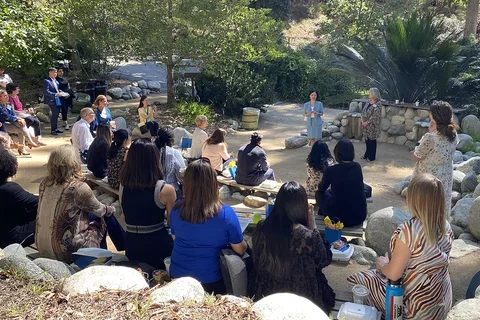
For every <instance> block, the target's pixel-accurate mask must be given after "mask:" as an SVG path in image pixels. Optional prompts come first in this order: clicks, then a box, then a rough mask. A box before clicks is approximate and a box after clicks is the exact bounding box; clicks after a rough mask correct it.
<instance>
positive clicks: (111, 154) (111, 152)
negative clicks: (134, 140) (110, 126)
mask: <svg viewBox="0 0 480 320" xmlns="http://www.w3.org/2000/svg"><path fill="white" fill-rule="evenodd" d="M127 139H128V131H127V130H125V129H120V130H117V131H115V133H114V134H113V142H112V144H111V145H110V149H108V153H107V158H108V159H110V160H111V159H113V158H115V157H116V156H117V154H118V151H119V150H120V148H121V147H122V146H123V143H124V142H125V140H127Z"/></svg>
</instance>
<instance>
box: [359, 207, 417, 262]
mask: <svg viewBox="0 0 480 320" xmlns="http://www.w3.org/2000/svg"><path fill="white" fill-rule="evenodd" d="M410 219H411V216H410V215H408V214H407V213H405V212H403V211H402V210H401V209H399V208H396V207H387V208H384V209H381V210H378V211H377V212H374V213H373V214H372V215H371V216H370V217H369V218H368V223H367V228H366V229H365V240H366V241H365V243H366V244H367V246H368V247H370V248H372V249H373V250H375V252H376V253H377V254H378V255H381V256H383V255H384V254H385V252H390V248H389V245H390V239H391V237H392V235H393V232H394V231H395V230H396V229H397V228H398V226H399V225H401V224H402V223H404V222H406V221H408V220H410Z"/></svg>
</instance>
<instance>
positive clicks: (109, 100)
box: [105, 94, 113, 102]
mask: <svg viewBox="0 0 480 320" xmlns="http://www.w3.org/2000/svg"><path fill="white" fill-rule="evenodd" d="M105 97H106V98H107V101H108V102H111V101H112V100H113V98H112V97H111V96H109V95H108V94H107V95H106V96H105Z"/></svg>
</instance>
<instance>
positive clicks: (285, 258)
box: [248, 181, 335, 314]
mask: <svg viewBox="0 0 480 320" xmlns="http://www.w3.org/2000/svg"><path fill="white" fill-rule="evenodd" d="M252 252H253V253H252V258H253V259H252V261H253V267H252V269H251V270H250V271H249V273H248V278H249V281H248V288H249V290H248V291H249V295H250V296H252V297H254V299H257V300H259V299H261V298H263V297H264V296H268V295H270V294H274V293H279V292H290V293H295V294H298V295H300V296H302V297H305V298H307V299H309V300H311V301H312V302H314V303H315V304H316V305H318V306H319V307H320V308H321V309H322V310H323V311H325V312H326V313H327V314H328V313H329V312H330V310H331V309H332V308H333V306H334V305H335V293H334V292H333V290H332V288H331V287H330V286H329V284H328V281H327V278H326V277H325V275H324V274H323V272H322V269H323V268H325V267H326V266H328V265H329V264H330V263H331V262H332V252H331V251H330V245H329V244H328V243H327V242H326V241H324V240H323V238H322V236H321V235H320V231H319V230H318V229H317V228H316V224H315V213H314V211H313V206H312V205H308V201H307V193H306V192H305V189H304V188H303V187H302V186H301V185H300V184H299V183H298V182H295V181H291V182H286V183H284V184H283V185H282V187H281V188H280V190H279V192H278V195H277V198H276V200H275V205H274V207H273V209H272V212H271V213H270V215H269V216H268V218H266V219H265V220H263V221H261V222H260V223H259V224H258V225H257V228H256V229H255V231H254V232H253V235H252Z"/></svg>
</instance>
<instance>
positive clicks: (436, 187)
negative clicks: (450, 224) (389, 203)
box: [407, 173, 447, 246]
mask: <svg viewBox="0 0 480 320" xmlns="http://www.w3.org/2000/svg"><path fill="white" fill-rule="evenodd" d="M407 204H408V208H409V209H410V212H411V214H412V215H413V216H414V217H416V218H418V219H419V220H420V221H421V222H422V226H423V230H424V232H425V238H426V240H427V244H428V245H431V246H432V245H435V244H437V243H438V240H439V238H440V237H441V236H443V235H444V234H445V233H446V220H447V213H446V210H445V190H444V188H443V183H442V182H441V181H440V180H438V179H437V178H436V177H434V176H432V175H431V174H429V173H421V174H419V175H416V176H415V177H414V178H413V179H412V181H411V182H410V184H409V185H408V190H407Z"/></svg>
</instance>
